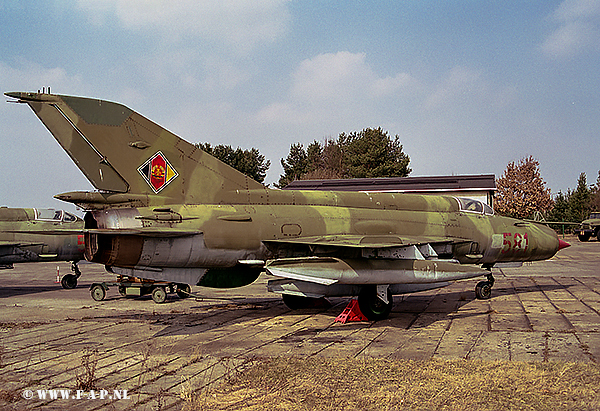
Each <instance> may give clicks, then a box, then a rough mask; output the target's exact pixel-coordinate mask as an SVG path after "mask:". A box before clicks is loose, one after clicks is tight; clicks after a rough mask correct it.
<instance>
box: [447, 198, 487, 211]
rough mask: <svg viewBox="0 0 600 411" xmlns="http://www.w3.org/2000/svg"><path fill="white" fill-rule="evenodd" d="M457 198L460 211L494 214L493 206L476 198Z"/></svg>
mask: <svg viewBox="0 0 600 411" xmlns="http://www.w3.org/2000/svg"><path fill="white" fill-rule="evenodd" d="M456 200H457V201H458V204H459V206H460V211H465V212H467V213H476V214H486V215H493V214H494V210H493V209H492V207H490V206H489V205H487V204H485V203H483V202H481V201H479V200H475V199H474V198H464V197H457V198H456Z"/></svg>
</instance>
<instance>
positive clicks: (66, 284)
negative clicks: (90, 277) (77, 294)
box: [60, 274, 77, 290]
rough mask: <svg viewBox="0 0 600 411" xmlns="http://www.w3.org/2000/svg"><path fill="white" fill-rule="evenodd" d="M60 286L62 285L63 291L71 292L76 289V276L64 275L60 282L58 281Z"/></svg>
mask: <svg viewBox="0 0 600 411" xmlns="http://www.w3.org/2000/svg"><path fill="white" fill-rule="evenodd" d="M60 285H62V288H64V289H65V290H72V289H73V288H75V287H77V276H76V275H73V274H67V275H65V276H64V277H63V278H62V280H60Z"/></svg>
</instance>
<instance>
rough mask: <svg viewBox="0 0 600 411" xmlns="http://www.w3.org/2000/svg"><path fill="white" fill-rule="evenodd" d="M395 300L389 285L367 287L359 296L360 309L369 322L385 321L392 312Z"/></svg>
mask: <svg viewBox="0 0 600 411" xmlns="http://www.w3.org/2000/svg"><path fill="white" fill-rule="evenodd" d="M393 305H394V298H393V296H392V292H391V291H390V288H389V287H388V286H387V285H377V286H365V287H363V288H362V290H361V291H360V294H359V295H358V307H359V308H360V312H362V313H363V315H364V316H365V317H367V319H368V320H369V321H379V320H384V319H386V318H387V317H388V315H390V313H391V312H392V306H393Z"/></svg>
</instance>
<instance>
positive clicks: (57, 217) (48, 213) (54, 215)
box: [33, 208, 81, 223]
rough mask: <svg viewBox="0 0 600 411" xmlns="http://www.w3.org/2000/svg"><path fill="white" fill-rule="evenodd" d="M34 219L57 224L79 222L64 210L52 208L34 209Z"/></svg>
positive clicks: (74, 216)
mask: <svg viewBox="0 0 600 411" xmlns="http://www.w3.org/2000/svg"><path fill="white" fill-rule="evenodd" d="M33 210H34V211H35V219H36V220H40V221H55V222H57V223H61V222H64V223H73V222H75V221H77V220H81V219H80V218H79V217H77V216H76V215H74V214H71V213H69V212H67V211H64V210H55V209H53V208H34V209H33Z"/></svg>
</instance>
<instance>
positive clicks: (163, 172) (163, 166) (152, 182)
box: [138, 151, 179, 194]
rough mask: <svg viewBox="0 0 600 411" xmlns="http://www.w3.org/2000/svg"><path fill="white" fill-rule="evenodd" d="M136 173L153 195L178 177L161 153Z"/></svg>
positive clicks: (150, 159) (155, 155)
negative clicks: (138, 173) (140, 176)
mask: <svg viewBox="0 0 600 411" xmlns="http://www.w3.org/2000/svg"><path fill="white" fill-rule="evenodd" d="M138 171H139V172H140V174H141V175H142V177H144V180H146V182H147V183H148V185H149V186H150V187H151V188H152V190H153V191H154V193H155V194H157V193H158V192H159V191H160V190H162V189H163V188H165V187H166V186H167V184H169V183H170V182H171V181H173V180H174V179H175V177H177V176H178V175H179V174H178V173H177V170H175V168H173V166H172V165H171V164H170V163H169V160H167V157H165V155H164V154H163V153H162V152H161V151H159V152H157V153H156V154H154V155H153V156H152V157H150V158H149V159H148V160H147V161H146V162H145V163H144V164H142V165H141V166H140V168H138Z"/></svg>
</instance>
